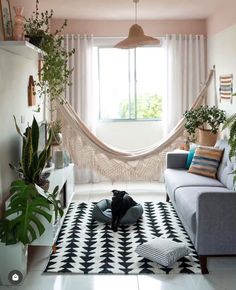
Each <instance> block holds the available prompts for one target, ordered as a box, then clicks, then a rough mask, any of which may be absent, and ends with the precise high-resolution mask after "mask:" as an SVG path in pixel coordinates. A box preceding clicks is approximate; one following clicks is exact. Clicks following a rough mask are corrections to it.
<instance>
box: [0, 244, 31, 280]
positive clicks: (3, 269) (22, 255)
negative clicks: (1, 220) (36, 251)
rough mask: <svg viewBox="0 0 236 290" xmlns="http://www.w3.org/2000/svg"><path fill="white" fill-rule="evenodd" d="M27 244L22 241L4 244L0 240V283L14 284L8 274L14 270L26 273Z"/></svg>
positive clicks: (24, 274)
mask: <svg viewBox="0 0 236 290" xmlns="http://www.w3.org/2000/svg"><path fill="white" fill-rule="evenodd" d="M27 257H28V246H24V245H23V244H22V243H17V244H15V245H9V246H6V245H5V244H4V243H1V242H0V261H1V262H0V285H16V284H14V283H12V282H11V281H10V280H9V278H8V276H9V273H10V272H12V271H14V270H16V271H19V272H20V273H21V274H22V275H23V279H24V278H25V276H26V273H27Z"/></svg>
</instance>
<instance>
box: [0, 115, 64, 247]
mask: <svg viewBox="0 0 236 290" xmlns="http://www.w3.org/2000/svg"><path fill="white" fill-rule="evenodd" d="M15 125H16V129H17V132H18V133H19V134H20V136H21V137H22V139H23V146H22V157H21V160H20V165H19V167H18V168H17V167H14V166H13V165H10V167H11V168H12V169H14V170H16V171H17V173H18V174H19V179H18V180H15V181H13V182H12V183H11V186H10V193H11V197H10V199H9V200H8V202H7V206H6V211H5V213H4V216H3V218H2V219H1V220H0V241H1V242H3V243H5V244H6V245H10V244H16V243H18V242H21V243H22V244H24V245H26V244H29V243H31V242H33V241H34V240H35V239H37V238H38V237H39V236H41V235H42V234H43V233H44V231H45V227H44V224H43V223H42V217H43V218H44V219H45V220H46V221H47V222H49V223H50V222H51V220H52V217H53V215H55V219H57V217H58V215H61V216H62V214H63V210H62V206H61V202H60V200H58V199H57V195H58V186H56V187H55V188H54V190H53V191H52V192H51V193H49V192H47V189H46V190H43V189H42V188H41V187H43V188H44V189H45V184H47V181H46V180H45V178H43V175H42V172H43V169H44V167H45V164H46V162H47V160H48V158H49V157H50V147H51V139H52V137H51V132H50V131H49V137H48V139H47V142H46V144H45V148H44V149H43V151H42V152H38V142H39V126H38V123H37V121H36V119H35V118H34V119H33V123H32V126H28V128H27V129H26V131H25V133H24V134H22V133H21V131H20V129H19V127H18V125H17V123H16V120H15ZM42 192H43V194H42Z"/></svg>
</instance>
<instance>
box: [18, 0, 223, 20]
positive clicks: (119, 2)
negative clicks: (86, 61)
mask: <svg viewBox="0 0 236 290" xmlns="http://www.w3.org/2000/svg"><path fill="white" fill-rule="evenodd" d="M13 1H14V0H13ZM16 1H18V2H19V1H20V0H16ZM20 2H21V3H22V4H23V6H24V7H25V15H26V16H29V15H30V14H31V11H33V10H34V8H35V5H34V3H35V2H34V0H31V1H29V0H21V1H20ZM39 2H40V10H42V11H44V10H46V9H48V10H50V9H51V8H52V9H53V10H54V17H55V18H67V19H70V18H71V19H100V20H133V19H134V3H133V0H39ZM225 2H227V0H139V3H138V19H147V20H148V19H152V20H154V19H156V20H158V19H203V18H207V17H208V16H210V15H211V14H213V13H214V12H215V11H216V10H217V9H219V8H220V7H221V6H222V5H224V4H225Z"/></svg>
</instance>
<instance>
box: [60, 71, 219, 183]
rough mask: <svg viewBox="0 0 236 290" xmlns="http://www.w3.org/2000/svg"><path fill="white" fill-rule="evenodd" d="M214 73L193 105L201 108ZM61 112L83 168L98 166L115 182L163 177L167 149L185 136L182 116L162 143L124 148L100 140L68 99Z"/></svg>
mask: <svg viewBox="0 0 236 290" xmlns="http://www.w3.org/2000/svg"><path fill="white" fill-rule="evenodd" d="M213 75H214V69H212V70H211V71H210V73H209V76H208V79H207V81H206V82H205V84H204V86H203V88H202V90H201V92H200V93H199V95H198V97H197V98H196V100H195V101H194V103H193V105H192V106H191V109H194V108H197V107H198V106H200V105H201V104H202V103H203V101H204V100H205V98H206V95H207V89H208V87H209V85H210V83H211V80H212V78H213ZM57 112H58V115H59V116H60V118H61V120H62V125H63V127H62V134H63V144H64V146H65V148H66V149H67V150H68V152H69V153H70V155H71V157H72V160H73V162H74V163H75V164H76V165H78V166H79V167H81V168H90V169H92V170H95V171H96V172H97V173H99V174H101V175H103V176H104V177H106V178H108V179H110V180H111V181H113V182H114V181H120V180H122V181H131V180H143V181H147V180H149V181H151V180H158V181H162V180H163V172H164V167H165V156H166V153H167V152H168V151H172V150H174V149H176V148H178V147H179V146H180V144H182V143H183V142H184V139H185V136H184V118H182V119H181V120H180V122H179V123H178V124H177V125H176V127H175V128H174V129H173V130H172V132H171V133H170V134H169V135H168V136H167V138H166V139H165V140H164V141H163V142H162V143H157V144H154V145H152V146H149V147H147V148H143V149H140V150H135V151H130V152H124V151H120V150H117V149H115V148H113V147H111V146H108V145H106V144H105V143H103V142H102V141H101V140H99V139H98V138H97V137H96V136H95V135H94V134H93V133H92V132H91V131H90V130H89V129H88V128H87V126H86V125H85V124H84V123H83V121H82V120H81V119H80V118H79V116H78V115H77V114H76V112H75V111H74V109H73V108H72V107H71V105H70V104H69V103H68V102H67V101H65V102H64V104H63V105H62V104H57Z"/></svg>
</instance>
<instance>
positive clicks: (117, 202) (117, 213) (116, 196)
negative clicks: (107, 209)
mask: <svg viewBox="0 0 236 290" xmlns="http://www.w3.org/2000/svg"><path fill="white" fill-rule="evenodd" d="M112 193H113V197H112V202H111V212H112V224H111V227H112V230H113V231H114V232H116V231H117V228H118V225H119V223H120V220H121V219H122V217H123V216H124V215H125V213H126V212H127V210H128V209H129V208H131V207H132V206H134V205H136V204H137V203H136V202H135V201H134V200H133V199H132V197H130V196H129V194H128V193H127V192H126V191H119V190H112Z"/></svg>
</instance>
